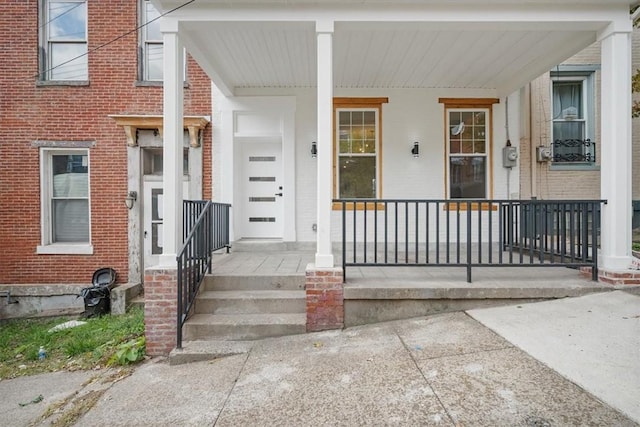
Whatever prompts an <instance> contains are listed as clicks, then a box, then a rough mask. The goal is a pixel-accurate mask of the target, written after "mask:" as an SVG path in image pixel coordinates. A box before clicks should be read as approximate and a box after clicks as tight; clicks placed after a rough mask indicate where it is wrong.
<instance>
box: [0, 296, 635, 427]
mask: <svg viewBox="0 0 640 427" xmlns="http://www.w3.org/2000/svg"><path fill="white" fill-rule="evenodd" d="M593 298H598V300H597V304H596V303H593V304H591V305H590V307H591V308H589V310H591V311H590V313H589V314H590V315H589V316H587V315H582V314H581V313H582V312H583V311H584V308H585V307H586V306H585V305H582V304H580V302H579V300H582V299H587V301H593ZM553 303H555V304H556V305H555V306H553V308H551V309H550V308H549V304H551V302H549V303H547V302H544V303H535V304H530V305H522V306H521V307H522V308H518V307H517V306H515V307H511V310H512V311H513V312H515V313H516V314H510V313H509V312H508V311H505V310H506V308H502V307H501V308H491V309H485V310H474V311H473V312H472V315H473V316H476V317H478V318H480V317H481V316H482V317H484V318H483V321H484V322H487V323H489V319H490V318H492V313H494V314H495V315H494V316H493V318H494V319H498V318H499V317H500V316H507V315H510V316H512V317H511V321H509V322H507V321H504V322H503V321H501V320H497V321H496V322H497V323H499V324H502V323H508V324H510V325H512V330H513V331H515V336H520V335H523V334H527V335H528V334H533V332H531V331H530V328H529V326H530V324H531V323H537V324H540V334H541V335H542V336H546V337H547V338H548V339H549V340H550V341H549V343H551V344H547V343H540V342H539V343H538V344H536V345H537V346H544V347H545V349H546V350H545V352H544V353H547V354H555V359H556V360H559V361H565V362H566V360H569V361H570V362H569V364H573V365H576V369H577V370H578V371H581V369H582V368H579V367H580V366H583V367H584V366H588V365H582V364H581V363H580V362H579V361H578V360H577V359H579V358H580V357H581V354H584V353H586V352H588V351H589V352H590V351H591V350H587V347H580V348H583V349H584V351H582V352H579V351H578V352H574V353H567V349H566V347H564V346H562V345H560V343H562V342H564V341H567V344H569V347H571V346H577V345H578V344H575V342H574V341H573V339H574V337H575V336H576V335H581V334H578V333H577V332H575V334H576V335H574V332H569V331H570V330H571V331H572V330H573V328H574V327H577V326H576V324H580V327H579V328H577V329H581V330H585V331H592V332H594V333H596V331H599V330H602V331H604V332H603V335H608V336H612V335H613V336H615V337H616V338H617V339H614V340H611V341H615V342H624V343H627V344H625V345H617V344H616V346H609V345H604V346H601V347H602V348H601V349H600V350H599V352H598V354H597V356H596V357H595V359H597V360H598V361H600V364H601V365H606V366H609V367H610V368H611V369H613V368H614V367H617V366H618V365H619V364H624V363H626V362H624V361H625V360H632V362H631V363H630V364H627V365H625V366H624V368H623V370H624V371H625V372H626V376H627V377H628V382H625V379H624V378H620V377H618V376H617V375H618V374H611V375H616V377H615V378H617V379H615V380H614V381H613V383H616V384H619V385H620V388H619V389H617V390H611V389H605V391H604V392H603V393H602V394H598V395H597V396H594V394H595V393H596V391H592V392H590V391H588V390H589V389H588V388H587V385H583V384H580V385H578V384H577V383H578V381H577V380H574V379H567V378H565V376H567V377H568V375H567V374H560V373H558V372H556V371H555V370H554V369H556V366H554V364H555V362H553V361H552V362H549V361H546V360H545V361H543V362H541V361H539V360H536V358H534V357H542V356H539V355H537V354H538V353H536V352H535V351H533V350H527V349H526V347H527V346H525V345H523V348H525V350H526V351H531V354H533V355H534V357H532V355H530V354H528V353H527V352H525V351H523V350H522V349H521V348H519V347H520V345H521V343H520V342H519V341H518V340H516V339H513V337H512V336H511V332H508V333H507V332H505V335H507V336H508V339H509V340H512V342H510V341H508V340H506V339H504V338H502V337H501V336H500V335H498V334H496V333H495V332H493V331H492V330H491V329H489V328H487V327H486V326H484V325H483V324H481V323H480V322H478V321H477V320H474V319H473V318H472V317H470V316H469V315H468V314H466V313H464V312H457V313H449V314H442V315H435V316H430V317H423V318H416V319H410V320H404V321H395V322H387V323H381V324H376V325H368V326H361V327H354V328H348V329H346V330H343V331H328V332H321V333H314V334H306V335H298V336H290V337H282V338H275V339H268V340H263V341H257V342H254V343H253V345H252V346H251V348H250V349H249V350H248V352H247V353H245V354H239V355H236V356H230V357H226V358H222V359H218V360H215V361H212V362H198V363H192V364H186V365H178V366H170V365H169V364H168V363H167V362H166V361H165V360H162V359H155V360H151V361H149V362H147V363H145V364H143V365H141V366H139V367H138V368H137V369H135V371H134V372H133V373H132V374H131V375H130V376H128V377H126V378H122V375H118V373H117V372H113V371H101V372H92V373H87V374H86V375H88V376H95V375H98V378H93V381H91V382H89V383H88V384H87V383H84V384H81V383H78V380H79V379H80V377H77V378H75V377H74V380H73V381H71V382H66V383H65V385H64V387H63V385H62V384H61V383H60V376H61V375H69V376H70V377H71V374H60V373H58V374H47V375H40V376H38V377H30V378H20V379H15V380H4V381H0V396H2V399H0V425H7V426H23V425H24V426H26V425H29V424H30V423H32V422H34V421H35V420H36V418H37V416H38V415H40V414H42V413H43V412H45V409H46V408H48V407H49V408H51V407H53V405H54V404H55V403H56V402H57V401H59V400H60V398H61V397H60V396H61V395H62V394H68V396H69V397H70V398H69V399H68V402H67V404H66V405H61V409H59V410H58V411H57V412H54V414H53V415H51V416H49V417H47V418H46V419H43V420H40V421H37V422H35V423H34V424H33V425H43V426H44V425H51V421H52V420H54V419H56V418H59V417H61V416H63V415H64V414H69V413H70V412H71V411H72V410H73V409H74V407H76V408H79V407H80V406H81V405H82V403H83V402H85V403H86V402H87V401H89V400H90V398H94V399H96V403H95V405H94V406H93V407H92V408H91V409H89V410H88V412H86V413H85V414H84V415H83V416H82V417H81V418H79V420H78V421H77V423H76V424H75V425H77V426H176V425H180V426H212V425H215V426H264V425H270V426H334V425H339V426H359V425H372V426H373V425H375V426H379V425H406V426H416V425H425V426H431V425H433V426H440V425H443V426H581V425H597V426H637V425H638V424H637V423H638V422H640V417H639V416H637V413H636V412H634V411H632V410H627V409H625V408H622V407H620V406H619V405H618V403H616V401H615V397H616V395H622V394H624V395H625V396H627V397H628V398H629V401H630V402H633V401H635V402H638V401H640V385H639V384H640V383H639V382H637V381H635V383H634V382H633V381H634V380H633V379H634V378H637V375H638V372H639V371H640V364H638V363H637V360H638V358H637V355H638V348H639V347H638V346H637V338H638V336H639V335H638V324H639V322H640V319H639V318H638V317H637V316H638V315H640V298H639V297H637V296H633V295H629V294H625V293H622V292H608V293H604V294H598V295H593V296H586V297H580V298H574V299H564V300H558V301H553ZM620 305H622V306H625V307H627V308H628V310H626V311H624V313H625V314H624V317H626V318H623V317H621V316H619V315H618V314H611V315H608V314H607V313H611V312H613V313H617V311H616V310H617V309H616V307H617V306H620ZM538 307H539V308H538ZM551 312H557V313H558V314H559V315H563V316H564V317H563V319H564V320H561V321H558V322H554V321H548V322H543V321H542V320H540V321H536V319H543V318H547V317H548V316H550V314H549V313H551ZM517 313H526V314H527V319H528V320H526V321H522V319H521V320H520V321H517V319H518V315H517ZM570 319H574V320H570ZM583 323H584V325H583ZM625 323H631V327H629V328H627V327H623V326H621V325H622V324H625ZM545 325H546V326H545ZM558 325H564V326H566V327H567V328H570V329H566V328H564V327H559V326H558ZM493 327H494V326H492V328H493ZM495 329H496V330H498V331H499V332H500V328H497V327H496V328H495ZM611 331H615V333H612V332H611ZM568 334H570V337H569V335H568ZM601 339H604V338H599V339H598V341H599V342H602V341H601ZM576 340H577V338H576ZM634 346H635V347H634ZM534 347H535V345H534ZM634 357H635V359H632V358H634ZM634 361H635V363H634ZM557 369H559V370H560V368H557ZM601 369H603V368H602V367H601ZM607 369H609V368H607ZM616 369H617V368H616ZM608 372H613V371H608ZM574 381H575V382H574ZM595 381H596V382H599V381H602V379H600V380H598V379H596V380H595ZM72 390H73V391H72ZM592 393H594V394H592ZM39 394H42V395H43V397H44V400H43V401H42V402H40V403H34V404H31V405H28V406H25V407H20V406H19V405H18V403H19V402H23V401H26V400H31V399H32V398H33V397H35V396H38V395H39ZM87 406H90V405H87ZM614 407H615V408H617V409H614ZM36 408H37V409H39V411H37V412H36V411H34V409H36ZM21 411H24V412H21ZM27 411H29V412H28V414H27ZM79 412H80V413H82V411H79Z"/></svg>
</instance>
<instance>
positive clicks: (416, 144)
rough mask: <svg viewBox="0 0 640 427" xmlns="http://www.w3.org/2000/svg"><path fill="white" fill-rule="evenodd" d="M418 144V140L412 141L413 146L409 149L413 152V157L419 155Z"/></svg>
mask: <svg viewBox="0 0 640 427" xmlns="http://www.w3.org/2000/svg"><path fill="white" fill-rule="evenodd" d="M419 145H420V144H418V142H417V141H416V142H414V143H413V148H412V149H411V154H413V157H420V146H419Z"/></svg>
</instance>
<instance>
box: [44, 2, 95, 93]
mask: <svg viewBox="0 0 640 427" xmlns="http://www.w3.org/2000/svg"><path fill="white" fill-rule="evenodd" d="M41 5H42V10H41V14H40V16H41V19H42V24H41V25H40V31H41V40H42V42H41V49H40V51H41V62H40V63H41V74H40V76H41V77H40V80H52V81H86V80H88V78H89V77H88V75H89V71H88V61H87V0H64V1H54V0H42V3H41Z"/></svg>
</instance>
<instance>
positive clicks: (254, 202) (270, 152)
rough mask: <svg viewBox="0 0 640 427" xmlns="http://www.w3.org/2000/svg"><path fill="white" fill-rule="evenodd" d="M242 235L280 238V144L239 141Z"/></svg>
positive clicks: (281, 222)
mask: <svg viewBox="0 0 640 427" xmlns="http://www.w3.org/2000/svg"><path fill="white" fill-rule="evenodd" d="M241 151H242V168H241V170H242V173H241V175H240V176H241V183H240V185H241V189H242V198H243V200H242V205H243V209H242V214H241V215H242V217H241V224H242V232H241V233H242V237H244V238H276V239H277V238H282V233H283V230H284V226H283V203H282V195H283V194H284V192H285V191H286V190H287V189H286V188H283V183H282V144H281V143H280V142H262V141H260V142H244V143H242V150H241Z"/></svg>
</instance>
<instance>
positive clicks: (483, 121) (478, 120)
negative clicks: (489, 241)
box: [446, 108, 490, 199]
mask: <svg viewBox="0 0 640 427" xmlns="http://www.w3.org/2000/svg"><path fill="white" fill-rule="evenodd" d="M489 111H490V110H489V109H488V108H447V110H446V115H447V129H448V131H447V158H448V162H447V163H448V171H449V186H448V187H449V197H450V198H452V199H486V198H487V194H488V188H489V182H488V173H487V172H488V171H489V155H488V153H489V152H490V150H489V146H490V135H489V131H490V126H489V123H490V120H489V117H490V114H489Z"/></svg>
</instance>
